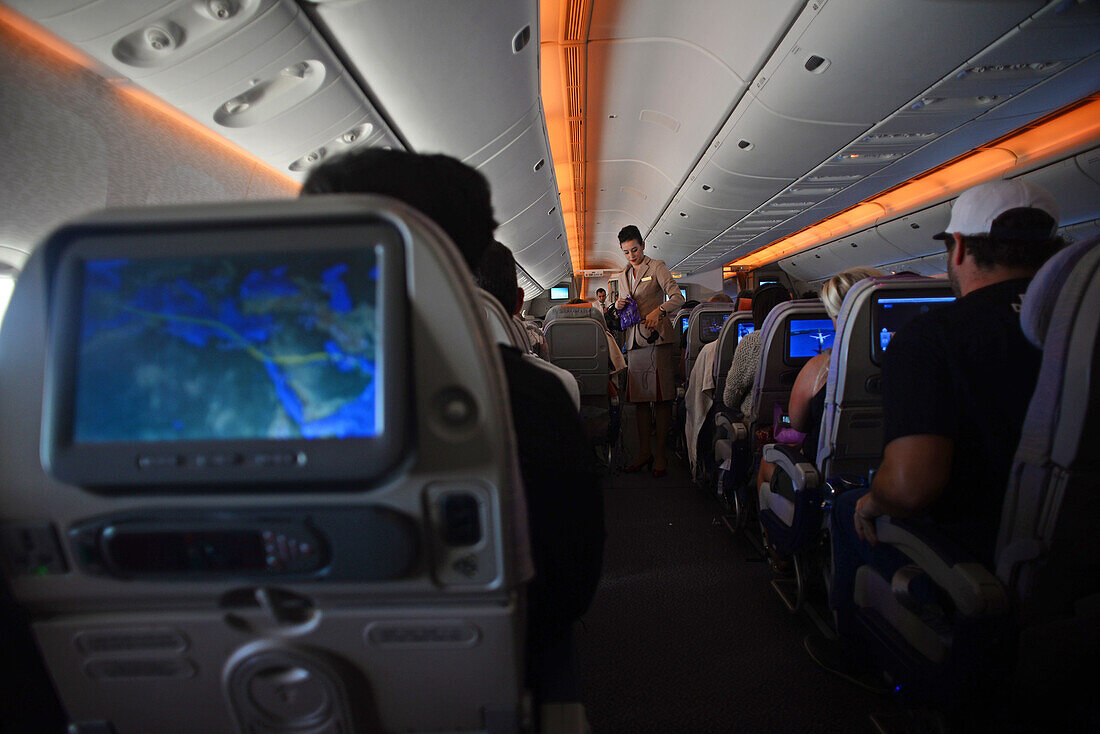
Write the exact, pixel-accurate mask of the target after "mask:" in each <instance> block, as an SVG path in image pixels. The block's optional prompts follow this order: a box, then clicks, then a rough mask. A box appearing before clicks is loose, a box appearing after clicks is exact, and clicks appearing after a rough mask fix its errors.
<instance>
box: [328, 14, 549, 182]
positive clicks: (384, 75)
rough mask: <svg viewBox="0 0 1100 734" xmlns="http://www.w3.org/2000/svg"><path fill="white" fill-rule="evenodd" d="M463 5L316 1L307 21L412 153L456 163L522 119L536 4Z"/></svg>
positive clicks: (531, 84)
mask: <svg viewBox="0 0 1100 734" xmlns="http://www.w3.org/2000/svg"><path fill="white" fill-rule="evenodd" d="M473 5H474V6H475V7H471V3H441V2H438V0H402V2H322V3H318V4H316V5H312V6H311V13H312V14H313V15H314V17H315V18H317V19H318V20H319V22H320V23H322V24H323V25H324V28H325V30H326V32H327V33H328V34H329V36H330V37H331V38H332V39H333V40H334V41H335V42H336V43H337V44H338V45H339V46H340V48H341V49H342V50H343V52H344V53H345V54H346V55H347V57H348V58H349V59H352V60H353V62H354V63H355V65H356V68H357V69H358V71H359V72H360V74H362V77H363V78H364V79H365V80H367V83H368V84H369V85H370V88H371V91H372V92H373V93H374V96H375V98H376V99H378V100H380V102H381V104H382V105H383V106H384V108H385V110H386V112H387V113H388V115H389V117H390V119H392V120H393V122H394V124H395V125H396V126H397V128H398V129H400V130H401V132H402V134H403V135H404V136H405V139H406V140H408V141H409V144H410V145H411V146H412V147H413V149H415V150H417V151H420V152H425V153H429V152H443V153H447V154H448V155H452V156H455V157H456V158H460V159H465V158H467V157H469V156H472V155H474V154H476V153H477V152H478V151H480V150H481V149H482V148H483V147H485V146H486V145H488V144H489V143H491V142H492V141H494V140H495V139H496V138H497V136H499V135H500V134H501V133H503V132H504V131H506V130H507V129H508V128H509V127H511V126H512V125H513V124H514V123H515V122H516V121H517V120H519V119H520V118H522V117H524V115H526V114H527V112H528V110H529V109H530V108H531V106H532V105H533V104H534V103H536V102H537V100H538V95H539V78H538V61H537V54H538V45H539V44H538V33H537V29H538V7H537V3H535V2H533V0H528V1H527V2H507V3H505V2H495V3H492V4H491V5H488V4H486V3H474V4H473ZM489 12H491V13H492V17H491V22H488V21H489V20H490V18H489V17H487V15H486V14H487V13H489ZM524 28H530V30H531V36H530V41H529V42H528V43H527V44H526V45H525V46H524V47H523V48H522V49H521V50H520V51H519V52H518V53H516V52H515V51H514V50H513V39H514V38H515V37H516V34H517V33H519V32H521V31H522V30H523V29H524ZM502 29H507V30H505V31H502ZM456 38H461V39H462V42H461V43H456V42H455V39H456ZM410 39H416V42H415V43H410ZM425 49H430V50H431V53H425ZM442 70H447V71H449V72H451V73H441V71H442ZM455 70H462V74H463V77H464V78H465V80H466V83H463V82H462V81H461V80H456V79H455V78H454V74H453V72H454V71H455ZM532 200H533V199H532Z"/></svg>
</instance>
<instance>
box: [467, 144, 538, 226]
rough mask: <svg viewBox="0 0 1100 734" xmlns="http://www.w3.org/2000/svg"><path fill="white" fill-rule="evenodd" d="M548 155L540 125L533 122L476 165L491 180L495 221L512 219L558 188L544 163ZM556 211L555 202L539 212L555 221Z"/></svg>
mask: <svg viewBox="0 0 1100 734" xmlns="http://www.w3.org/2000/svg"><path fill="white" fill-rule="evenodd" d="M549 156H550V154H549V152H548V151H547V150H546V146H545V135H544V133H543V130H542V126H541V124H538V123H534V124H531V125H528V126H527V127H526V128H525V129H524V130H523V131H522V132H520V133H519V134H518V135H517V136H516V137H515V138H513V139H512V140H510V141H508V142H507V143H506V144H505V145H504V147H502V148H500V149H499V150H498V151H496V152H495V153H494V154H493V155H492V157H490V158H489V159H488V160H487V161H485V162H484V163H481V164H480V165H478V166H477V169H478V170H479V171H481V173H482V174H484V175H485V178H487V179H488V180H489V181H490V184H491V188H492V195H493V214H494V216H495V217H496V219H497V221H507V220H509V219H511V218H512V217H514V216H515V215H517V214H519V213H520V212H523V211H525V210H526V209H527V208H528V207H529V206H531V204H533V203H534V202H536V201H538V200H539V199H540V198H541V197H543V196H545V195H546V193H547V192H548V191H550V190H552V189H556V188H557V184H556V182H555V181H554V180H553V178H552V177H551V174H550V170H551V168H550V167H549V166H548V165H546V161H547V159H548V158H549ZM540 162H541V165H540ZM551 210H554V211H553V212H551ZM556 210H557V203H556V202H554V203H553V204H552V205H551V206H550V207H548V208H547V210H546V211H544V212H543V213H542V214H543V216H549V217H552V218H554V219H555V220H557V219H558V218H557V217H556V216H555V214H556V213H557V212H556Z"/></svg>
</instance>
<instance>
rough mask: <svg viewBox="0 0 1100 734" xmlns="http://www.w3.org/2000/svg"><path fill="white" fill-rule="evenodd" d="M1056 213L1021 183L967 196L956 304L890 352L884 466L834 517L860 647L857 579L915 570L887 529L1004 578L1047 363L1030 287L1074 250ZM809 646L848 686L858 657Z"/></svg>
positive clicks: (846, 617) (836, 555)
mask: <svg viewBox="0 0 1100 734" xmlns="http://www.w3.org/2000/svg"><path fill="white" fill-rule="evenodd" d="M1057 228H1058V206H1057V204H1056V203H1055V201H1054V198H1053V197H1052V196H1051V195H1050V193H1049V192H1047V191H1046V190H1044V189H1042V188H1040V187H1038V186H1035V185H1034V184H1028V183H1025V182H1023V181H1019V180H1013V181H993V182H990V183H986V184H982V185H981V186H976V187H974V188H972V189H969V190H967V191H965V192H963V193H962V194H961V195H960V196H959V198H958V199H957V200H956V202H955V205H954V207H953V208H952V210H951V221H950V222H949V223H948V225H947V230H946V231H945V232H943V233H941V234H939V235H936V239H943V240H945V244H946V246H947V274H948V278H949V279H950V281H951V287H952V290H954V291H955V294H956V295H957V296H958V299H957V300H956V301H955V302H954V303H951V304H948V305H946V306H944V307H943V308H940V309H937V310H935V311H932V312H931V313H927V314H922V315H920V316H918V317H916V318H914V319H913V320H912V321H910V322H909V323H908V324H906V325H905V326H904V327H903V328H901V329H900V330H899V331H898V332H897V334H895V336H894V338H893V339H892V340H891V341H890V349H889V351H888V352H887V353H886V358H885V363H884V364H883V369H882V380H883V414H884V434H885V435H884V445H885V450H884V452H883V459H882V465H881V466H880V468H879V470H878V473H877V474H876V475H875V479H874V484H873V486H872V487H871V489H870V490H869V491H868V490H865V489H864V490H853V491H851V492H846V493H845V494H843V495H841V496H840V497H839V498H838V500H837V501H836V503H835V504H834V506H833V514H832V519H831V523H832V540H833V563H834V572H835V579H834V583H833V586H832V592H833V593H832V599H831V603H832V605H833V607H834V609H835V610H836V614H837V623H838V629H839V632H840V634H841V637H842V639H844V638H849V639H850V638H851V635H852V632H853V615H854V601H853V594H854V583H855V572H856V570H857V568H858V567H859V566H860V565H863V564H868V565H870V566H872V567H873V568H875V569H877V570H878V571H879V572H880V573H882V574H883V576H884V577H885V578H886V579H887V580H889V579H891V578H892V577H893V574H894V573H895V572H896V571H897V570H898V569H899V568H900V567H901V566H903V565H905V564H907V563H909V560H908V558H907V557H906V556H904V555H903V554H902V553H901V552H899V551H898V550H897V549H895V548H892V547H890V546H886V545H878V538H877V536H876V535H875V519H876V518H877V517H879V516H881V515H890V516H892V517H913V516H920V517H921V518H922V520H927V521H929V522H931V523H932V524H933V525H934V526H935V527H936V528H937V530H938V531H940V532H941V533H942V534H943V535H944V536H946V537H947V538H948V539H949V540H951V541H953V542H954V543H955V544H957V545H958V546H960V547H961V548H962V549H963V550H965V551H967V552H969V553H971V554H973V556H974V557H975V558H977V559H978V560H980V561H982V562H983V563H985V564H986V565H987V566H988V567H990V568H992V563H993V554H994V545H995V539H996V531H997V527H998V524H999V521H1000V516H1001V509H1002V504H1003V500H1004V493H1005V488H1006V486H1007V482H1008V473H1009V470H1010V468H1011V466H1012V459H1013V456H1014V454H1015V451H1016V446H1017V443H1019V439H1020V432H1021V429H1022V427H1023V422H1024V417H1025V415H1026V412H1027V407H1028V403H1029V401H1030V399H1031V394H1032V392H1034V389H1035V384H1036V381H1037V380H1038V374H1039V364H1040V361H1041V354H1040V352H1039V350H1038V349H1036V348H1035V347H1033V346H1032V345H1031V344H1030V343H1029V342H1028V341H1027V339H1026V338H1025V337H1024V335H1023V332H1022V331H1021V329H1020V316H1019V313H1020V304H1021V299H1022V296H1023V293H1024V291H1025V290H1026V289H1027V285H1028V283H1029V282H1030V279H1031V277H1032V276H1033V275H1034V274H1035V272H1036V271H1037V270H1038V269H1039V267H1040V266H1041V265H1042V264H1043V263H1044V262H1045V261H1046V260H1047V259H1048V258H1049V257H1051V256H1052V255H1053V254H1054V253H1055V252H1057V251H1058V249H1060V248H1061V247H1062V246H1063V244H1064V243H1063V241H1062V239H1061V238H1060V237H1057V236H1056V234H1055V233H1056V231H1057ZM822 642H823V640H821V639H817V638H813V639H811V638H807V641H806V646H807V648H808V649H809V650H810V652H811V655H813V656H814V658H815V659H816V660H818V662H819V663H821V664H822V665H823V666H824V667H826V668H827V669H829V670H833V671H834V672H838V669H839V672H841V674H842V675H843V674H844V667H845V666H846V665H847V666H849V667H850V665H851V662H850V659H848V658H845V657H843V656H842V655H840V654H839V653H841V652H843V650H839V649H837V648H836V647H835V646H834V647H831V648H830V647H827V646H825V645H823V644H822Z"/></svg>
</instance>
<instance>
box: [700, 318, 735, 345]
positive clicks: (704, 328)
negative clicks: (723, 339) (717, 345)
mask: <svg viewBox="0 0 1100 734" xmlns="http://www.w3.org/2000/svg"><path fill="white" fill-rule="evenodd" d="M729 317H730V314H729V311H710V312H707V311H703V312H701V313H700V314H699V342H700V343H701V344H709V343H710V342H712V341H714V340H715V339H717V338H718V335H719V334H720V333H722V324H724V323H726V319H728V318H729Z"/></svg>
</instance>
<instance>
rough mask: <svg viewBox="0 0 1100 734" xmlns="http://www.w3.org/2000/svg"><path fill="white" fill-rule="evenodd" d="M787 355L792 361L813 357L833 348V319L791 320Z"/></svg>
mask: <svg viewBox="0 0 1100 734" xmlns="http://www.w3.org/2000/svg"><path fill="white" fill-rule="evenodd" d="M790 329H791V338H790V342H788V349H789V350H790V351H789V352H788V354H787V356H788V357H790V358H791V359H797V358H799V357H813V356H814V355H815V354H821V353H822V352H824V351H825V350H826V349H828V348H829V347H831V346H833V335H834V333H835V331H836V330H835V328H834V327H833V321H832V319H791V322H790Z"/></svg>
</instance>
